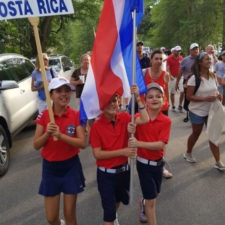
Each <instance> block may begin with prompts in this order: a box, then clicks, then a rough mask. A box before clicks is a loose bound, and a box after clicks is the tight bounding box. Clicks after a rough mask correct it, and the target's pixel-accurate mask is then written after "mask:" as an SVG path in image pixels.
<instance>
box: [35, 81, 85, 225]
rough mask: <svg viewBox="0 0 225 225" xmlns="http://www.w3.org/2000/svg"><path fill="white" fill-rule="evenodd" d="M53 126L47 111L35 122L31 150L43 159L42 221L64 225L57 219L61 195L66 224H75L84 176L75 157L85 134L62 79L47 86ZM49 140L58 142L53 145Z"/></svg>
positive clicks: (83, 142) (68, 87) (67, 83)
mask: <svg viewBox="0 0 225 225" xmlns="http://www.w3.org/2000/svg"><path fill="white" fill-rule="evenodd" d="M49 91H50V97H51V99H52V101H53V112H54V118H55V123H51V122H50V120H49V115H48V110H45V111H43V113H41V114H39V116H38V118H37V119H36V124H37V126H36V131H35V136H34V148H35V149H36V150H39V149H40V148H42V150H41V156H42V157H43V164H42V180H41V184H40V188H39V194H41V195H43V196H44V197H45V211H46V219H47V221H48V223H49V224H52V225H53V224H58V225H60V223H61V224H65V222H64V221H63V220H61V222H60V219H59V206H60V193H61V192H62V193H64V217H65V220H66V224H74V225H75V224H77V223H76V213H75V211H76V198H77V194H78V193H80V192H82V191H83V189H84V186H85V184H84V176H83V172H82V167H81V163H80V160H79V157H78V152H79V148H85V145H86V140H85V133H84V130H83V128H82V126H81V125H80V123H79V112H77V111H75V110H73V109H72V108H70V107H69V106H68V103H69V101H70V97H71V93H72V92H71V86H70V83H69V81H68V80H67V79H65V78H62V77H60V78H53V79H52V80H51V82H50V83H49ZM53 136H54V137H56V138H57V139H58V140H57V141H54V140H53Z"/></svg>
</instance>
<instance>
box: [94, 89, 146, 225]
mask: <svg viewBox="0 0 225 225" xmlns="http://www.w3.org/2000/svg"><path fill="white" fill-rule="evenodd" d="M131 93H133V94H134V95H135V98H136V101H137V103H138V107H139V112H140V116H139V117H138V118H136V119H135V124H143V123H147V122H148V120H149V118H148V114H147V111H146V108H145V106H144V105H143V103H142V101H141V98H140V96H139V91H138V87H137V86H136V85H133V86H132V87H131ZM119 104H120V96H119V95H118V94H114V95H113V96H112V98H111V99H110V101H109V102H108V104H107V105H106V106H105V107H104V108H103V112H102V114H101V115H100V117H99V119H97V120H95V122H94V123H93V124H92V127H91V131H90V144H91V147H92V149H93V155H94V157H95V159H96V164H97V183H98V191H99V193H100V196H101V201H102V208H103V214H104V215H103V221H104V222H103V225H114V223H115V224H118V219H117V218H116V212H117V210H118V208H119V205H120V202H122V203H123V204H125V205H127V204H128V203H129V182H130V168H129V165H128V158H129V157H130V158H134V157H135V156H136V149H135V148H130V147H128V137H129V136H128V131H127V127H128V123H129V122H130V121H131V116H130V115H129V114H128V113H127V112H121V113H119V112H118V109H119Z"/></svg>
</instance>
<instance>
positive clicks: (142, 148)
mask: <svg viewBox="0 0 225 225" xmlns="http://www.w3.org/2000/svg"><path fill="white" fill-rule="evenodd" d="M164 97H165V95H164V90H163V88H162V87H161V86H160V85H158V84H157V83H150V84H149V85H148V86H147V93H146V96H145V101H146V107H147V112H148V116H149V119H150V120H149V122H148V123H146V124H142V125H137V126H133V125H132V124H129V126H128V131H129V132H130V133H135V137H133V138H130V139H129V146H130V147H134V148H138V149H137V172H138V176H139V180H140V185H141V190H142V195H143V199H141V200H140V202H139V205H140V209H141V212H140V215H139V220H140V222H142V223H146V222H148V224H149V225H156V212H155V211H156V198H157V196H158V194H159V193H160V189H161V183H162V176H163V166H164V160H163V156H164V151H165V146H166V144H167V143H168V141H169V136H170V130H171V119H170V118H169V117H167V116H166V115H164V114H163V113H162V112H161V108H162V106H163V101H164ZM139 116H140V115H139V114H137V115H136V118H139ZM135 130H136V132H135ZM148 131H150V132H148ZM143 213H144V215H146V216H147V220H146V218H145V217H143Z"/></svg>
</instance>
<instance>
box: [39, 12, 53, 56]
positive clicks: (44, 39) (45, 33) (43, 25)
mask: <svg viewBox="0 0 225 225" xmlns="http://www.w3.org/2000/svg"><path fill="white" fill-rule="evenodd" d="M52 19H53V16H49V17H44V18H43V20H41V22H40V29H39V34H40V40H41V46H42V51H43V52H45V51H46V50H47V46H48V40H49V35H50V31H51V21H52Z"/></svg>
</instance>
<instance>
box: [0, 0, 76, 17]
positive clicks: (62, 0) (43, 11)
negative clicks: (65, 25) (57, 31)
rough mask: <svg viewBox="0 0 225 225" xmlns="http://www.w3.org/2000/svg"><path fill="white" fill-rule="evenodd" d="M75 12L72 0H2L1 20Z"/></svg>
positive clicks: (0, 2) (0, 6) (0, 1)
mask: <svg viewBox="0 0 225 225" xmlns="http://www.w3.org/2000/svg"><path fill="white" fill-rule="evenodd" d="M73 13H74V9H73V4H72V0H0V20H7V19H15V18H27V17H41V16H54V15H63V14H73Z"/></svg>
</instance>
